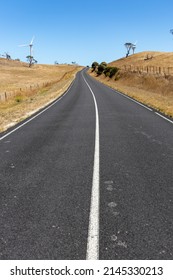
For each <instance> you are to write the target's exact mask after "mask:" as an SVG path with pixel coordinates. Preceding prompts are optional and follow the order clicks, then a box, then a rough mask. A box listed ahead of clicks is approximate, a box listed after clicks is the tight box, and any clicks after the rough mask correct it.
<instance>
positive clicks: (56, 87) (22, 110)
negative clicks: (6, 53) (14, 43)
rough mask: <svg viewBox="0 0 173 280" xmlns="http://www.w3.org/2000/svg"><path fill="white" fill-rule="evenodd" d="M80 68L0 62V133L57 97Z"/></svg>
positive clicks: (3, 60) (1, 60) (8, 61)
mask: <svg viewBox="0 0 173 280" xmlns="http://www.w3.org/2000/svg"><path fill="white" fill-rule="evenodd" d="M81 68H82V67H79V66H76V65H41V64H38V65H34V66H32V67H31V68H29V67H28V64H27V63H24V62H20V61H14V60H6V59H3V58H1V59H0V131H4V130H5V129H7V128H8V127H10V126H12V125H14V124H16V123H17V122H18V121H20V120H22V119H25V118H26V117H28V116H29V115H31V114H32V113H34V112H35V111H37V110H38V109H40V108H42V107H44V106H45V105H46V104H48V103H50V102H51V101H52V100H54V99H55V98H57V97H58V96H59V95H61V94H62V93H63V92H64V91H65V90H66V89H67V88H68V86H69V85H70V83H71V82H72V80H73V79H74V77H75V74H76V73H77V72H78V71H79V70H80V69H81Z"/></svg>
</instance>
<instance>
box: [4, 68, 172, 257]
mask: <svg viewBox="0 0 173 280" xmlns="http://www.w3.org/2000/svg"><path fill="white" fill-rule="evenodd" d="M0 259H1V260H3V259H8V260H10V259H13V260H15V259H28V260H29V259H36V260H37V259H50V260H53V259H55V260H67V259H70V260H83V259H84V260H85V259H106V260H114V259H115V260H116V259H127V260H128V259H139V260H144V259H151V260H152V259H156V260H159V259H173V121H172V120H171V119H168V118H165V117H164V116H162V115H160V114H158V113H157V112H155V111H154V110H153V109H151V108H148V107H146V106H143V105H142V104H140V103H138V102H136V101H134V100H133V99H131V98H129V97H126V96H125V95H123V94H121V93H119V92H116V91H115V90H113V89H111V88H108V87H107V86H105V85H102V84H101V83H99V82H97V81H96V80H94V79H93V78H92V77H90V76H89V75H88V74H87V71H86V69H84V70H82V71H81V72H79V73H78V74H77V76H76V79H75V80H74V82H73V83H72V84H71V86H70V88H69V89H68V90H67V92H66V93H65V94H64V95H63V96H62V97H61V98H59V99H58V100H56V101H55V102H53V103H52V104H51V105H49V106H48V107H46V108H45V109H44V110H42V111H40V112H39V113H37V114H36V115H34V116H32V117H31V118H29V119H28V120H26V121H24V122H23V123H20V124H18V125H17V126H16V127H14V128H12V129H11V130H9V131H8V132H6V133H1V134H0Z"/></svg>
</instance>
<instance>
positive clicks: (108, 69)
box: [103, 66, 112, 77]
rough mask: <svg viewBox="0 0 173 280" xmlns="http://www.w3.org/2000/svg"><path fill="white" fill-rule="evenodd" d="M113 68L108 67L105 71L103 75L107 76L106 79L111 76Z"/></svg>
mask: <svg viewBox="0 0 173 280" xmlns="http://www.w3.org/2000/svg"><path fill="white" fill-rule="evenodd" d="M111 68H112V67H110V66H107V67H106V68H105V70H104V71H103V73H104V74H105V76H106V77H109V76H110V70H111Z"/></svg>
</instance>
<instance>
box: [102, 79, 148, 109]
mask: <svg viewBox="0 0 173 280" xmlns="http://www.w3.org/2000/svg"><path fill="white" fill-rule="evenodd" d="M97 82H99V81H97ZM100 83H101V82H100ZM101 84H102V85H104V86H105V87H107V88H109V89H111V90H112V91H113V92H116V93H118V94H120V95H122V96H123V97H125V98H127V99H129V100H131V101H133V102H135V103H137V104H138V105H140V106H142V107H144V108H145V109H147V110H149V111H151V112H152V111H153V110H152V109H151V108H149V107H147V106H145V105H144V104H142V103H140V102H138V101H137V100H135V99H133V98H132V97H130V96H128V95H126V94H124V93H122V92H120V91H118V90H116V89H114V88H111V87H109V86H108V85H105V84H103V83H101Z"/></svg>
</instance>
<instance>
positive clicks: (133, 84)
mask: <svg viewBox="0 0 173 280" xmlns="http://www.w3.org/2000/svg"><path fill="white" fill-rule="evenodd" d="M108 66H110V67H118V68H119V69H120V70H119V72H118V73H117V74H116V75H115V76H113V77H112V78H110V77H106V76H105V75H104V74H102V75H99V76H98V75H97V73H96V72H91V75H92V76H94V77H95V78H97V79H99V80H100V81H101V82H103V83H105V84H107V85H109V86H110V87H112V88H115V89H117V90H119V91H122V92H124V93H126V94H127V95H129V96H131V97H133V98H135V99H137V100H139V101H140V102H143V103H145V104H147V105H149V106H151V107H153V108H155V109H157V110H159V111H160V112H163V113H165V114H167V115H168V116H170V117H173V53H170V52H169V53H166V52H151V51H148V52H141V53H137V54H134V55H130V56H129V57H127V58H121V59H118V60H116V61H113V62H111V63H109V64H108Z"/></svg>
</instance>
